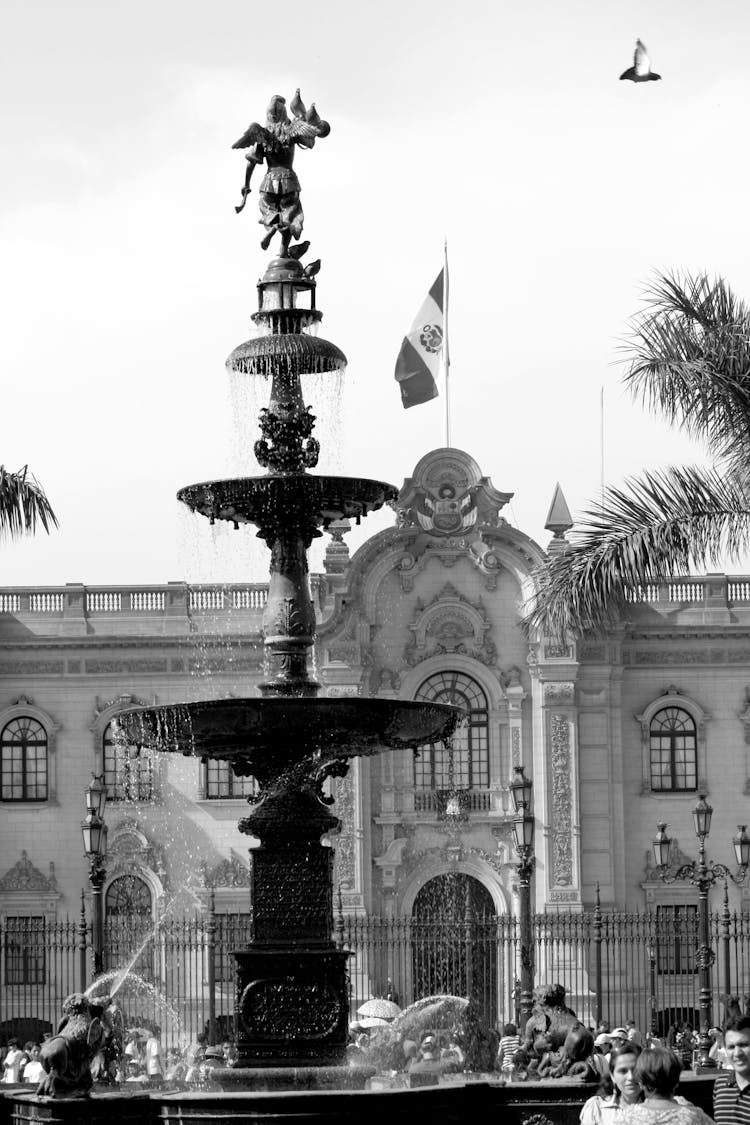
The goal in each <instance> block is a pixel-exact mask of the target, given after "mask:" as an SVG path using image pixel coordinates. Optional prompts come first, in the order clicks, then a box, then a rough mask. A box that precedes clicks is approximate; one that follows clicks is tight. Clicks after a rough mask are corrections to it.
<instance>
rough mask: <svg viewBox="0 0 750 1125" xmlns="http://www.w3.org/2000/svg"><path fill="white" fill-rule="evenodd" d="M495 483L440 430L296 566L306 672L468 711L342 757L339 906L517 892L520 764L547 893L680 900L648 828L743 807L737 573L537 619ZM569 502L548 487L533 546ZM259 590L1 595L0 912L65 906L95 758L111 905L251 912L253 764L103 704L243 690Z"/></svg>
mask: <svg viewBox="0 0 750 1125" xmlns="http://www.w3.org/2000/svg"><path fill="white" fill-rule="evenodd" d="M511 495H512V494H511V493H507V492H500V491H498V490H497V489H496V488H495V487H494V486H493V484H492V483H491V481H490V479H489V477H486V476H483V475H482V472H481V470H480V468H479V466H478V465H477V464H476V462H475V461H474V460H473V459H472V458H471V457H470V456H469V455H468V454H466V453H464V452H462V451H460V450H457V449H438V450H434V451H432V452H430V453H428V454H427V455H426V456H425V457H423V458H422V459H421V460H420V461H419V463H418V464H417V466H416V467H415V469H414V471H413V475H412V476H411V477H409V478H408V479H407V480H406V481H405V482H404V485H403V488H402V489H401V492H400V496H399V500H398V505H397V511H396V513H395V519H394V524H393V526H392V527H390V528H388V529H387V530H384V531H381V532H379V533H378V534H376V535H374V536H372V537H371V538H370V539H369V540H367V541H366V542H365V543H364V545H363V546H362V547H361V548H360V549H359V550H358V551H356V553H355V554H354V555H353V557H351V558H350V556H349V551H348V548H347V546H346V533H347V531H348V528H347V526H346V525H345V524H334V525H333V526H332V528H331V529H330V541H329V544H328V547H327V550H326V555H325V572H324V573H323V574H320V575H316V576H314V578H313V593H314V598H315V601H316V609H317V613H318V619H319V624H318V637H317V651H316V675H317V677H318V679H319V680H320V681H321V683H322V684H323V691H324V692H325V693H327V694H328V695H359V694H373V695H381V696H386V697H388V696H393V697H397V696H398V697H402V698H409V699H420V698H422V699H430V700H446V701H451V702H454V701H458V702H461V703H462V704H463V705H464V706H465V708H466V709H467V711H468V716H469V718H468V722H467V723H466V725H465V726H464V727H463V728H462V730H461V732H460V733H459V734H458V735H457V736H456V738H455V739H454V741H453V745H452V746H450V747H446V746H442V745H440V746H432V747H425V748H424V749H423V750H422V751H421V752H420V754H419V755H418V756H415V755H413V754H412V753H411V752H387V753H384V754H382V755H381V756H379V757H376V758H369V759H368V758H363V759H357V760H355V761H354V763H353V765H352V768H351V770H350V772H349V774H348V776H347V777H346V778H344V779H341V780H339V781H337V782H336V783H335V787H336V788H335V796H336V803H335V810H336V812H337V814H338V816H339V817H340V819H341V822H342V828H341V832H340V833H339V834H338V836H336V837H334V838H332V840H331V843H332V845H333V846H334V848H335V853H336V871H337V881H338V885H339V887H340V889H341V895H342V903H343V907H344V912H345V913H346V914H347V915H349V916H354V917H356V916H365V915H367V916H373V915H377V916H379V917H381V918H396V919H397V918H403V917H417V918H418V917H426V916H428V915H429V912H430V910H433V912H434V910H435V909H436V907H435V903H442V904H443V906H442V908H443V909H445V910H449V911H450V910H454V911H458V912H459V913H460V911H461V910H462V909H466V908H467V904H470V906H471V909H472V911H473V912H474V915H476V914H477V912H479V913H480V914H482V915H483V916H491V917H498V918H502V917H507V916H513V915H517V914H518V909H519V905H518V886H517V874H516V866H515V864H516V856H515V853H514V848H513V835H512V827H511V824H512V820H513V811H512V801H511V799H510V794H509V790H508V785H509V782H510V781H511V780H512V778H513V773H514V767H515V766H516V765H520V764H523V765H524V766H525V767H526V770H527V773H528V774H529V776H530V777H531V778H532V779H533V783H534V813H535V818H536V839H535V857H536V865H535V873H534V880H533V894H534V905H535V908H536V909H537V910H538V911H544V910H551V911H559V910H563V909H564V910H565V911H573V912H575V911H580V910H582V909H585V908H591V906H592V904H593V902H594V899H595V895H596V888H597V886H598V887H599V888H600V894H601V901H602V905H603V906H604V907H605V908H607V907H617V908H619V909H623V910H629V911H634V910H637V909H642V908H644V907H645V906H646V905H647V904H648V905H649V906H651V907H654V908H662V909H664V910H674V909H675V908H676V907H680V906H684V907H685V909H688V908H690V909H692V905H691V904H694V902H695V892H694V890H693V888H691V887H690V886H688V885H687V884H672V885H669V886H667V885H665V884H664V883H663V882H662V881H661V880H660V879H658V878H657V875H656V873H655V871H654V869H653V864H652V861H650V860H649V858H648V856H649V849H650V842H651V840H652V838H653V835H654V831H655V825H656V823H657V821H661V820H664V821H667V822H668V823H669V824H670V826H671V827H670V831H671V833H672V834H673V836H674V837H675V839H676V840H677V839H679V843H680V845H681V846H682V847H683V849H684V851H685V852H687V853H688V854H692V853H693V852H694V848H693V831H692V820H691V809H692V806H693V804H694V803H695V799H696V796H697V794H698V793H699V792H702V793H707V794H708V795H709V796H710V799H711V802H712V804H713V805H714V808H715V810H716V813H715V817H714V827H713V831H712V836H711V840H710V843H709V848H710V851H711V854H712V855H715V857H716V858H717V859H720V860H721V861H723V862H727V863H731V862H732V849H731V843H730V840H731V836H732V834H733V832H734V830H735V825H737V824H738V823H739V824H741V823H745V822H747V821H748V820H750V816H748V796H747V795H748V786H749V785H750V780H749V779H750V757H749V756H750V750H749V749H748V746H749V744H750V580H747V579H732V578H727V577H726V576H725V575H708V576H705V577H698V578H691V579H689V580H681V581H675V582H671V583H667V584H665V585H664V586H663V587H658V588H656V587H654V588H645V589H643V590H639V591H634V594H633V602H632V613H631V614H630V615H629V619H628V620H627V621H623V622H622V624H621V625H620V627H619V628H618V629H616V630H614V631H613V632H612V633H611V634H609V635H608V636H606V637H604V638H601V639H596V640H590V641H584V642H582V643H580V644H579V645H578V646H575V645H570V646H569V647H564V648H561V647H560V646H557V645H554V644H551V643H550V642H549V641H548V640H547V639H545V638H532V639H531V640H528V639H527V638H526V637H525V635H524V633H523V631H522V629H521V627H520V624H519V606H520V604H521V602H522V601H523V599H524V597H525V596H526V593H527V592H528V576H529V574H530V572H531V571H532V569H533V567H534V566H535V565H536V563H538V562H539V561H540V560H541V559H542V557H543V550H542V548H541V547H540V546H538V545H537V544H536V543H534V542H533V541H532V540H531V539H529V538H528V537H527V536H526V535H524V534H523V533H522V532H521V531H519V530H517V529H516V528H514V527H512V526H511V524H510V523H508V522H507V520H506V518H505V516H504V514H503V512H504V507H505V505H506V503H507V502H508V500H509V499H510V497H511ZM569 526H570V518H569V516H568V513H567V508H566V506H565V503H564V500H563V498H562V494H561V493H560V492H559V490H558V491H557V492H556V494H555V497H554V501H553V504H552V507H551V509H550V515H549V517H548V521H547V527H548V529H549V530H550V531H551V532H552V533H553V539H552V541H551V543H550V544H549V545H548V549H549V550H557V549H559V548H560V546H561V543H562V541H563V540H564V536H565V533H566V531H567V529H568V528H569ZM258 577H259V579H262V577H263V576H262V575H259V576H258ZM264 597H265V585H264V583H263V581H259V583H258V584H256V585H246V586H232V587H226V588H223V587H190V588H189V587H187V586H186V585H184V584H181V583H170V584H169V585H167V586H165V587H153V588H147V589H146V588H144V589H140V588H139V589H123V588H106V589H104V588H95V587H85V588H84V587H83V586H79V585H75V584H69V585H66V586H65V587H60V588H54V589H37V588H35V589H7V588H6V589H3V590H1V591H0V753H1V756H2V778H1V790H0V804H1V806H2V809H1V812H0V856H2V862H1V863H0V921H1V920H3V919H5V920H7V919H14V918H18V917H22V916H24V915H34V916H38V915H39V914H43V915H44V916H45V917H47V918H52V917H60V916H63V915H65V914H69V915H71V916H75V915H76V912H77V910H78V908H79V902H80V893H81V889H82V888H83V889H84V891H85V892H86V895H87V896H88V893H89V884H88V881H87V877H86V876H87V869H86V864H85V861H84V859H83V857H82V854H81V853H82V848H81V833H80V821H81V819H82V817H83V814H84V790H85V788H86V785H87V784H88V782H89V780H90V777H91V774H92V773H96V774H102V773H103V774H104V776H105V779H106V784H107V790H108V805H107V811H106V819H107V824H108V828H109V848H108V858H107V879H106V882H105V886H104V901H105V905H106V910H107V913H108V915H109V916H110V917H111V918H116V917H117V916H118V915H121V916H122V915H124V916H127V915H128V914H132V912H133V911H136V912H138V913H141V914H145V915H147V916H148V917H149V918H150V919H153V920H156V921H158V919H159V918H160V916H162V915H163V913H164V912H165V911H167V910H175V911H182V910H191V909H194V908H196V909H205V906H206V902H207V899H208V894H209V891H210V890H213V891H214V895H215V902H216V909H217V911H218V912H220V913H226V912H243V911H245V910H246V908H247V864H246V851H245V848H246V846H247V842H246V840H245V839H244V838H243V837H241V836H240V835H239V833H238V832H237V829H236V821H237V819H238V818H239V817H240V816H241V815H242V814H243V810H244V807H245V805H244V802H245V800H246V797H247V795H248V794H250V793H251V792H252V784H253V783H252V779H243V780H239V779H236V778H234V777H233V776H232V775H231V774H230V773H229V772H228V770H227V769H226V768H225V767H224V766H223V765H221V764H216V763H214V764H212V765H211V766H206V765H204V764H202V763H201V762H198V761H196V760H194V759H191V758H179V759H177V758H174V757H171V756H167V755H155V756H154V757H153V758H152V757H150V756H149V755H147V754H145V753H144V754H141V755H137V754H136V753H135V752H134V751H133V750H132V749H130V750H125V749H123V748H121V747H119V746H117V745H116V744H115V742H114V740H113V738H112V734H111V722H112V719H113V717H114V716H115V715H116V714H117V712H118V710H119V709H121V708H122V707H124V706H128V705H130V704H132V703H138V702H142V703H153V702H159V703H166V702H173V701H178V700H180V699H197V698H207V697H219V696H227V695H240V694H247V693H252V689H253V686H254V685H255V684H256V683H257V682H258V680H259V679H260V677H261V648H262V646H261V643H260V633H259V629H260V617H261V612H262V606H263V602H264ZM456 888H458V892H457V891H456ZM740 893H741V892H739V891H735V890H732V894H733V895H734V896H735V897H734V899H733V900H732V901H733V904H735V905H737V904H738V902H739V898H738V896H739V895H740ZM457 894H458V898H457V897H456V895H457ZM136 900H137V901H136ZM446 904H447V905H446ZM0 971H1V969H0ZM508 971H510V970H508ZM504 972H505V969H503V967H502V966H501V967H500V970H499V974H500V983H499V985H498V987H499V989H500V991H501V992H504V993H505V994H506V995H507V994H508V992H509V990H510V988H511V987H512V981H509V980H507V979H502V978H503V973H504ZM505 975H506V976H507V975H508V974H507V972H506V974H505ZM366 989H367V983H366V982H364V983H363V985H362V990H363V991H366Z"/></svg>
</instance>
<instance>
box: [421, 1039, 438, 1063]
mask: <svg viewBox="0 0 750 1125" xmlns="http://www.w3.org/2000/svg"><path fill="white" fill-rule="evenodd" d="M419 1051H420V1054H421V1055H422V1058H423V1059H434V1058H437V1040H436V1039H435V1036H434V1035H425V1037H424V1039H423V1040H422V1044H421V1046H420V1048H419Z"/></svg>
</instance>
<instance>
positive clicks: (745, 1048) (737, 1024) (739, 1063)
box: [724, 1016, 750, 1078]
mask: <svg viewBox="0 0 750 1125" xmlns="http://www.w3.org/2000/svg"><path fill="white" fill-rule="evenodd" d="M724 1047H725V1048H726V1052H727V1059H728V1061H729V1063H730V1065H731V1066H733V1067H734V1071H735V1074H739V1075H740V1077H741V1078H750V1016H737V1017H736V1018H735V1019H732V1020H729V1022H728V1023H727V1026H726V1031H725V1033H724Z"/></svg>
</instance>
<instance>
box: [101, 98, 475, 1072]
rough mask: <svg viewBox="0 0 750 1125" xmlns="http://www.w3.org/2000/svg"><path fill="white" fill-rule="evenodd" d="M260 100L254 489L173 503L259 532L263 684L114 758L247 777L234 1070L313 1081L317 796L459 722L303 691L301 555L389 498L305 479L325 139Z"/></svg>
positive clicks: (140, 731)
mask: <svg viewBox="0 0 750 1125" xmlns="http://www.w3.org/2000/svg"><path fill="white" fill-rule="evenodd" d="M290 108H291V109H292V112H293V114H294V118H293V120H291V121H290V120H289V118H288V116H287V112H286V109H285V100H284V98H282V97H279V96H276V97H274V98H273V99H272V100H271V103H270V105H269V107H268V114H267V119H266V124H265V126H261V125H258V124H257V123H253V124H252V125H250V127H249V128H248V129H247V131H246V132H245V134H244V135H243V137H242V138H241V139H240V140H239V141H237V143H236V144H235V145H234V147H235V148H248V149H249V151H248V170H247V177H246V181H245V187H244V189H243V202H242V205H241V206H240V207H238V208H237V210H238V211H240V210H241V209H242V207H244V203H245V199H246V196H247V194H248V192H249V190H250V178H251V175H252V171H253V169H254V167H255V165H256V164H258V163H262V162H263V161H264V160H265V162H266V164H267V168H268V170H267V172H266V175H265V178H264V179H263V181H262V183H261V187H260V211H261V222H262V223H263V224H264V226H265V228H266V232H267V233H266V236H265V238H264V239H263V246H264V248H267V247H268V245H269V243H270V241H271V239H272V237H273V236H274V235H275V234H277V233H278V234H279V236H280V239H281V247H280V254H279V256H277V257H275V258H273V259H272V260H271V261H270V263H269V264H268V267H267V269H266V271H265V274H264V276H263V278H262V280H260V281H259V282H258V311H257V312H255V313H254V314H253V317H252V319H253V321H254V322H255V324H256V325H257V326H258V328H259V329H260V334H259V335H257V336H255V337H253V338H252V339H251V340H248V341H247V342H246V343H243V344H241V345H240V346H239V347H238V348H236V349H235V350H234V351H233V352H232V354H231V356H230V357H229V359H228V361H227V364H228V366H229V367H230V369H231V370H233V371H236V372H241V373H242V374H244V375H245V376H247V377H248V378H264V379H269V380H270V397H269V403H268V406H267V407H265V408H264V409H263V410H262V411H261V416H260V429H261V434H262V436H261V438H260V439H259V440H258V441H256V443H255V447H254V452H255V456H256V458H257V460H258V462H259V463H260V465H261V466H262V467H263V468H264V469H266V470H267V471H266V473H265V475H263V476H257V477H251V478H240V479H235V480H215V481H208V482H205V483H202V484H194V485H189V486H187V487H186V488H183V489H182V490H181V491H180V492H179V493H178V497H179V499H180V500H181V501H182V502H183V503H185V504H187V506H188V507H189V508H191V509H192V510H193V511H195V512H199V513H200V514H202V515H204V516H206V517H207V518H208V519H209V520H210V521H211V523H213V522H214V521H215V520H228V521H229V522H230V523H233V524H234V526H235V527H239V525H240V524H252V525H254V526H255V527H257V528H258V535H259V537H260V538H261V539H263V540H264V541H265V542H266V544H267V545H268V548H269V550H270V553H271V560H270V584H269V591H268V602H267V605H266V607H265V611H264V615H263V627H262V632H263V641H264V680H263V682H262V683H261V684H260V694H259V695H258V696H257V697H249V698H245V699H234V698H233V699H219V700H210V701H205V702H198V703H185V704H176V705H166V706H161V707H151V708H145V709H144V708H136V709H132V710H129V711H126V712H124V713H122V714H121V715H120V717H119V720H118V724H117V725H118V737H120V738H122V739H124V740H125V741H126V742H127V743H128V744H135V745H137V746H148V747H153V748H155V749H159V750H164V751H179V752H181V753H183V754H193V755H196V756H198V757H200V758H202V759H221V760H223V761H227V762H229V763H230V766H231V768H232V770H233V771H234V773H235V774H236V775H237V776H252V777H254V778H255V781H256V783H257V793H256V794H255V795H254V796H253V797H251V798H250V805H251V808H250V812H249V814H248V815H247V816H246V817H244V818H243V819H242V820H240V822H239V826H238V827H239V830H240V832H243V833H247V834H248V835H252V836H254V837H256V838H257V839H259V840H260V846H259V847H256V848H253V849H251V851H250V904H249V905H250V915H251V925H250V933H251V936H250V940H249V943H248V946H247V948H245V949H238V950H236V951H235V953H234V956H235V959H236V968H237V997H236V1028H237V1047H238V1051H239V1058H238V1065H239V1067H240V1068H249V1067H250V1068H259V1067H269V1066H273V1067H275V1068H278V1067H287V1068H299V1067H308V1068H310V1067H324V1066H326V1065H328V1066H330V1065H332V1064H333V1065H336V1064H339V1063H341V1062H342V1061H343V1059H344V1054H345V1047H346V1040H347V1030H348V1002H347V983H346V969H347V962H348V957H349V954H348V953H347V952H346V951H345V950H342V949H339V948H336V946H335V944H334V942H333V940H332V934H333V893H332V850H331V848H329V847H327V846H325V845H324V844H323V843H322V842H321V836H322V835H324V834H326V833H329V832H331V831H332V830H334V829H335V828H336V827H337V826H338V821H337V819H336V817H335V816H334V815H333V814H332V813H331V811H330V809H329V807H328V806H329V805H330V803H331V798H329V797H327V796H326V795H325V793H324V788H323V786H324V783H325V782H326V780H327V779H328V778H331V777H342V776H343V775H344V774H346V772H347V770H348V768H349V762H350V760H351V759H352V758H354V757H356V756H358V755H365V754H375V753H378V752H379V751H381V750H383V749H385V748H391V749H398V748H405V747H414V748H416V747H418V746H420V745H422V744H424V743H426V742H433V741H437V740H439V739H443V738H447V737H448V736H449V735H450V733H451V732H452V730H453V729H454V727H455V725H456V722H457V720H458V718H459V716H460V711H459V709H457V708H454V707H450V706H447V705H445V704H434V703H423V702H416V701H407V700H399V699H396V700H394V699H365V698H361V699H360V698H354V699H352V698H331V699H328V698H323V697H321V695H320V684H318V683H317V682H316V681H315V680H314V679H313V678H312V676H311V672H310V667H309V657H310V652H311V649H312V645H313V641H314V638H315V614H314V610H313V604H312V600H311V596H310V589H309V580H308V563H307V551H308V549H309V547H310V545H311V542H312V540H313V538H315V537H316V536H319V535H320V534H321V529H325V528H327V527H329V526H330V525H331V524H332V523H333V522H334V521H336V520H342V519H355V520H356V521H357V522H359V520H360V519H361V517H362V516H365V515H367V513H368V512H371V511H374V510H376V509H378V508H380V507H381V506H382V505H383V504H384V503H385V502H386V501H388V500H391V499H395V497H396V494H397V492H396V489H395V488H393V487H392V486H390V485H388V484H384V483H383V482H381V481H374V480H364V479H360V478H350V477H331V476H317V475H313V474H311V473H309V472H308V470H309V469H311V468H314V466H315V465H316V463H317V460H318V452H319V445H318V442H317V440H316V439H315V438H314V437H313V436H312V431H313V428H314V424H315V416H314V415H313V414H312V412H311V408H310V407H309V406H307V405H306V404H305V400H304V396H303V391H302V380H301V377H303V376H304V375H306V374H310V373H317V374H320V373H327V372H337V371H340V370H342V369H343V368H344V367H345V364H346V358H345V356H344V355H343V353H342V352H341V351H340V350H339V348H337V347H336V346H335V345H334V344H332V343H329V342H328V341H327V340H324V339H323V338H321V337H319V336H317V335H314V334H312V333H311V331H310V329H311V328H313V326H315V325H317V323H318V322H319V321H320V319H321V313H320V312H319V310H318V309H317V308H316V305H315V290H316V281H315V275H316V273H317V271H318V267H319V263H317V262H315V263H312V264H311V265H309V266H307V267H305V266H303V264H302V258H303V257H304V255H305V254H306V253H307V250H308V248H309V243H308V242H300V241H299V239H300V237H301V234H302V225H303V215H302V209H301V206H300V202H299V181H298V179H297V176H296V174H295V173H294V172H293V171H292V158H293V155H294V150H295V147H296V146H298V145H300V146H302V147H305V148H312V146H313V144H314V142H315V139H316V138H317V137H324V136H326V135H327V134H328V132H329V131H330V127H329V125H328V123H327V122H325V121H323V120H322V119H321V118H320V116H319V115H318V113H317V111H316V110H315V107H314V106H312V107H311V108H310V109H309V110H307V109H306V108H305V106H304V105H303V103H302V100H301V97H300V94H299V90H298V91H297V93H296V94H295V96H294V98H293V99H292V100H291V103H290Z"/></svg>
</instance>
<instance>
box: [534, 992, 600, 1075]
mask: <svg viewBox="0 0 750 1125" xmlns="http://www.w3.org/2000/svg"><path fill="white" fill-rule="evenodd" d="M524 1034H525V1038H526V1045H527V1049H530V1050H531V1052H532V1053H536V1055H537V1059H538V1058H539V1056H540V1054H541V1053H542V1052H543V1051H547V1050H551V1052H553V1054H554V1058H555V1061H554V1064H552V1065H550V1066H549V1069H547V1070H545V1072H544V1074H542V1072H541V1071H540V1072H539V1076H540V1077H549V1078H562V1077H564V1076H566V1075H568V1076H569V1077H571V1078H584V1079H586V1078H592V1077H594V1074H593V1071H592V1068H591V1066H590V1064H589V1061H588V1060H589V1059H590V1058H591V1055H592V1054H593V1051H594V1037H593V1036H592V1034H591V1032H590V1031H589V1030H588V1028H586V1027H584V1025H583V1024H582V1023H581V1021H580V1020H579V1019H578V1016H577V1015H576V1014H575V1012H574V1011H573V1009H572V1008H569V1007H568V1006H567V1004H566V1003H565V989H564V987H563V985H561V984H540V985H538V986H537V987H536V988H535V989H534V1006H533V1008H532V1010H531V1016H530V1017H529V1019H528V1020H527V1021H526V1026H525V1028H524ZM540 1041H542V1042H540Z"/></svg>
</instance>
